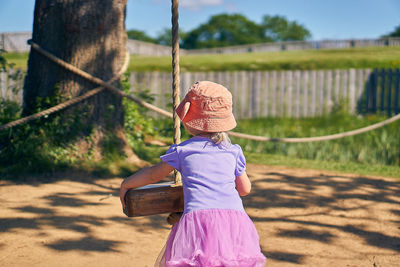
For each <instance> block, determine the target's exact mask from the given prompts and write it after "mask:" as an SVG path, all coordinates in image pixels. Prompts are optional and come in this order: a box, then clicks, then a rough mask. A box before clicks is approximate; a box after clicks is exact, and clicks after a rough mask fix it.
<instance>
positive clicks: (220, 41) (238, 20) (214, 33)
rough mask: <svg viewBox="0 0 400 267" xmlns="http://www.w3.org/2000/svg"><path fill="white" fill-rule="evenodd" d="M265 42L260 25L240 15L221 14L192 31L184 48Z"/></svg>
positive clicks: (184, 42) (184, 43) (187, 36)
mask: <svg viewBox="0 0 400 267" xmlns="http://www.w3.org/2000/svg"><path fill="white" fill-rule="evenodd" d="M263 41H265V40H264V39H263V38H262V28H261V26H260V25H258V24H256V23H254V22H252V21H250V20H249V19H247V18H246V17H245V16H243V15H240V14H232V15H230V14H219V15H214V16H212V17H211V18H210V19H209V20H208V22H207V23H204V24H201V25H200V26H199V27H197V28H196V29H194V30H192V31H190V32H189V33H188V34H187V35H186V38H184V40H183V48H186V49H193V48H211V47H221V46H231V45H240V44H253V43H260V42H263Z"/></svg>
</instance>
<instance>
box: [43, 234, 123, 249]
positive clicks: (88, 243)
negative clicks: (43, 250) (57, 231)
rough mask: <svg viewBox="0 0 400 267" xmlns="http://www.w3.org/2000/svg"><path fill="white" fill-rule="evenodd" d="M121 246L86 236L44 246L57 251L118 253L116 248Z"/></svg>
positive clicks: (117, 242)
mask: <svg viewBox="0 0 400 267" xmlns="http://www.w3.org/2000/svg"><path fill="white" fill-rule="evenodd" d="M119 244H121V242H119V241H112V240H105V239H100V238H94V237H92V236H86V237H83V238H78V239H73V240H59V241H57V242H54V243H52V244H46V246H47V247H49V248H51V249H54V250H58V251H67V250H81V251H97V252H119V250H118V249H116V247H117V246H118V245H119Z"/></svg>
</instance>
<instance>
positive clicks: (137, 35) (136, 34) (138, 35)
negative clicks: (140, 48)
mask: <svg viewBox="0 0 400 267" xmlns="http://www.w3.org/2000/svg"><path fill="white" fill-rule="evenodd" d="M126 34H127V35H128V38H129V39H133V40H138V41H143V42H149V43H157V41H156V40H155V39H154V38H152V37H150V36H148V35H147V34H146V33H145V32H144V31H139V30H133V29H132V30H129V31H127V32H126Z"/></svg>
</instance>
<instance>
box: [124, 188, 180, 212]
mask: <svg viewBox="0 0 400 267" xmlns="http://www.w3.org/2000/svg"><path fill="white" fill-rule="evenodd" d="M125 203H126V206H125V210H124V213H125V214H126V215H127V216H128V217H138V216H147V215H154V214H162V213H171V212H183V189H182V186H176V185H175V184H174V183H173V182H170V183H159V184H151V185H147V186H143V187H139V188H136V189H130V190H128V192H127V193H126V195H125Z"/></svg>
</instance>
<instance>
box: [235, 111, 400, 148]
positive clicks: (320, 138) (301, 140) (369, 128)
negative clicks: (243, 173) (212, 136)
mask: <svg viewBox="0 0 400 267" xmlns="http://www.w3.org/2000/svg"><path fill="white" fill-rule="evenodd" d="M399 119H400V114H397V115H396V116H393V117H391V118H389V119H387V120H384V121H381V122H378V123H375V124H372V125H370V126H367V127H363V128H360V129H357V130H352V131H347V132H343V133H337V134H331V135H325V136H317V137H303V138H270V137H265V136H257V135H250V134H243V133H237V132H230V133H229V135H231V136H234V137H239V138H245V139H249V140H254V141H262V142H282V143H307V142H316V141H327V140H333V139H339V138H343V137H347V136H352V135H357V134H362V133H365V132H368V131H372V130H375V129H378V128H381V127H383V126H385V125H387V124H389V123H392V122H395V121H397V120H399Z"/></svg>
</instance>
